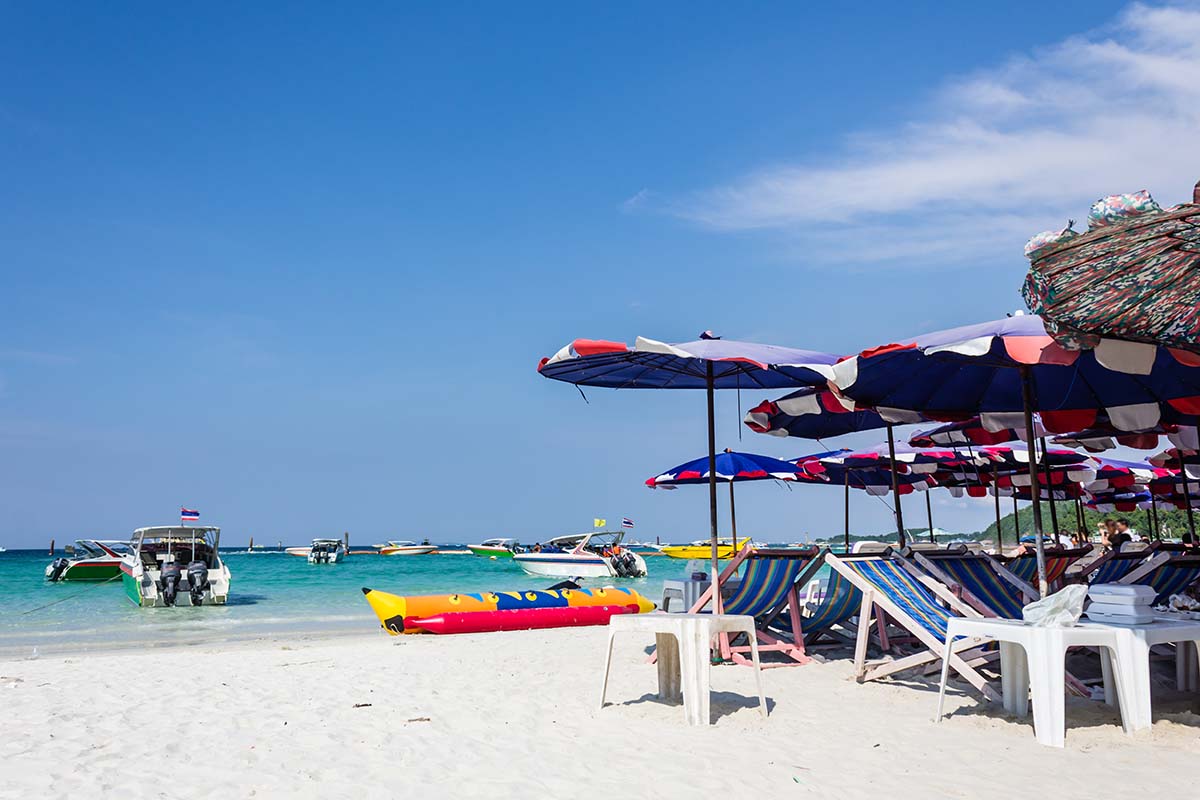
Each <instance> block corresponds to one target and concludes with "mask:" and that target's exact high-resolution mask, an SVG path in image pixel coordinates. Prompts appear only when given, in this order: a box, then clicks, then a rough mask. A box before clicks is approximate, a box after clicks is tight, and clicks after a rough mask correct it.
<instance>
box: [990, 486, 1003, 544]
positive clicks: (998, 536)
mask: <svg viewBox="0 0 1200 800" xmlns="http://www.w3.org/2000/svg"><path fill="white" fill-rule="evenodd" d="M992 498H993V499H994V500H995V501H996V552H997V553H999V554H1000V555H1004V534H1003V533H1001V531H1000V495H999V494H998V493H997V492H996V490H995V487H992Z"/></svg>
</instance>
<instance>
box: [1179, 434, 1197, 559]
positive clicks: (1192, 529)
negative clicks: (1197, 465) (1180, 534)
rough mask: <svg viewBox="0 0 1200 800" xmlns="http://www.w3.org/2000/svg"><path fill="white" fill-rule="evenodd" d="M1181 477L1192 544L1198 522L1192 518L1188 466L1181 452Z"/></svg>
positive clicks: (1194, 539)
mask: <svg viewBox="0 0 1200 800" xmlns="http://www.w3.org/2000/svg"><path fill="white" fill-rule="evenodd" d="M1179 477H1180V478H1181V479H1182V480H1183V505H1184V507H1185V508H1186V509H1187V519H1188V533H1190V534H1191V535H1192V543H1193V544H1194V543H1195V541H1196V521H1195V520H1194V519H1193V518H1192V498H1191V495H1190V493H1189V492H1188V479H1187V465H1185V464H1184V463H1183V451H1179Z"/></svg>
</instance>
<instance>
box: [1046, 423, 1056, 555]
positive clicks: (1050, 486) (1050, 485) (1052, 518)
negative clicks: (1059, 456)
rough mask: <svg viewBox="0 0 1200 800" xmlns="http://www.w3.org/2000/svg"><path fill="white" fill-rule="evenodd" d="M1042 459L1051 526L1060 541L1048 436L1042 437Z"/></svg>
mask: <svg viewBox="0 0 1200 800" xmlns="http://www.w3.org/2000/svg"><path fill="white" fill-rule="evenodd" d="M1042 460H1043V461H1044V462H1045V464H1044V465H1043V466H1044V467H1045V468H1046V491H1047V493H1048V494H1049V495H1050V527H1051V528H1053V529H1054V541H1055V543H1057V542H1058V505H1057V504H1056V503H1055V502H1054V480H1053V475H1052V474H1051V472H1050V456H1048V455H1047V454H1046V437H1045V436H1043V437H1042Z"/></svg>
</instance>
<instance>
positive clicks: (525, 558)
mask: <svg viewBox="0 0 1200 800" xmlns="http://www.w3.org/2000/svg"><path fill="white" fill-rule="evenodd" d="M624 535H625V533H624V531H599V532H596V533H577V534H573V535H571V536H559V537H557V538H554V539H551V540H550V541H549V542H547V543H546V544H544V545H534V546H533V547H532V548H530V550H529V552H526V553H517V554H515V555H514V556H513V561H515V562H517V563H518V564H520V565H521V569H523V570H525V571H526V572H528V573H529V574H530V575H548V576H551V577H556V578H641V577H644V576H645V575H646V561H645V559H643V558H642V557H641V556H640V555H638V554H637V553H635V552H633V551H632V550H630V549H629V548H627V547H622V546H621V539H622V537H624Z"/></svg>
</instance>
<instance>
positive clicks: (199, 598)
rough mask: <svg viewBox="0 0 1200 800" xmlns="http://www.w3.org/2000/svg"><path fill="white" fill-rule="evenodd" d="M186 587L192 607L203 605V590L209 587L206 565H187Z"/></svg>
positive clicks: (197, 563)
mask: <svg viewBox="0 0 1200 800" xmlns="http://www.w3.org/2000/svg"><path fill="white" fill-rule="evenodd" d="M187 577H188V586H189V588H190V592H191V595H192V605H194V606H198V605H202V604H203V603H204V590H205V589H207V588H208V587H209V583H208V564H205V563H204V562H203V561H193V562H191V563H190V564H188V565H187Z"/></svg>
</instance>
